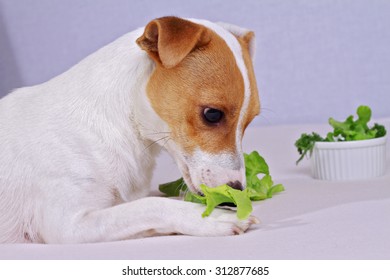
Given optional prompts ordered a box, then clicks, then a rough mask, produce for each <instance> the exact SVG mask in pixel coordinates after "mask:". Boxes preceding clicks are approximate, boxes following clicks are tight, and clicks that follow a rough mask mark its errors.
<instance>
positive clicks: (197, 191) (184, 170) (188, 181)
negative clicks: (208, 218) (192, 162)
mask: <svg viewBox="0 0 390 280" xmlns="http://www.w3.org/2000/svg"><path fill="white" fill-rule="evenodd" d="M179 168H180V171H181V174H182V175H183V179H184V182H185V183H186V185H187V187H188V189H189V190H190V191H191V192H192V193H195V194H198V195H201V196H203V193H202V191H201V190H200V189H199V188H197V187H196V186H195V184H194V183H193V182H192V179H191V175H190V170H189V168H188V165H187V164H185V163H184V162H180V164H179Z"/></svg>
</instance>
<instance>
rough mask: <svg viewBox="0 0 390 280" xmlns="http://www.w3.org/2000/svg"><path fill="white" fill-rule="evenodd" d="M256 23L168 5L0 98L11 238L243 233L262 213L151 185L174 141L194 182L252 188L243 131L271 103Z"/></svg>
mask: <svg viewBox="0 0 390 280" xmlns="http://www.w3.org/2000/svg"><path fill="white" fill-rule="evenodd" d="M254 51H255V45H254V33H253V32H251V31H248V30H246V29H244V28H240V27H237V26H234V25H230V24H226V23H212V22H209V21H206V20H197V19H183V18H178V17H162V18H157V19H155V20H152V21H151V22H149V23H148V24H147V25H146V27H143V28H139V29H137V30H135V31H133V32H130V33H128V34H126V35H124V36H122V37H120V38H119V39H117V40H116V41H114V42H112V43H111V44H109V45H107V46H105V47H103V48H101V49H100V50H98V51H97V52H95V53H93V54H91V55H90V56H88V57H86V58H85V59H84V60H82V61H81V62H79V63H78V64H76V65H75V66H73V67H72V68H70V69H69V70H68V71H66V72H64V73H63V74H61V75H59V76H57V77H54V78H53V79H51V80H49V81H48V82H45V83H43V84H40V85H36V86H32V87H25V88H20V89H17V90H15V91H13V92H11V93H10V94H8V95H7V96H5V97H4V98H2V99H1V100H0V242H2V243H31V242H33V243H91V242H104V241H116V240H124V239H130V238H139V237H145V236H154V235H167V234H185V235H194V236H226V235H234V234H241V233H243V232H245V231H246V230H247V229H248V228H249V227H250V226H251V225H253V224H255V223H257V222H258V220H257V219H256V218H255V217H253V216H251V217H249V218H248V219H246V220H238V219H237V218H236V214H235V212H234V211H229V210H227V209H215V210H214V211H213V213H212V214H211V215H210V216H209V217H206V218H202V216H201V213H202V212H203V210H204V206H202V205H200V204H196V203H189V202H184V201H180V200H174V199H169V198H164V197H148V196H147V195H148V192H149V188H150V182H151V177H152V172H153V169H154V166H155V158H156V156H157V154H158V153H159V151H160V150H161V149H162V148H164V149H165V150H166V151H167V152H168V153H169V154H170V155H171V156H172V157H173V159H174V160H175V162H176V164H177V166H178V168H179V170H180V171H181V173H182V175H183V178H184V180H185V182H186V184H187V185H188V188H189V190H190V191H192V192H194V193H198V194H201V190H200V188H199V186H200V184H206V185H208V186H211V187H215V186H218V185H221V184H225V183H227V184H228V185H229V186H231V187H233V188H235V189H243V188H245V184H246V182H245V166H244V160H243V153H242V147H241V141H242V137H243V134H244V131H245V129H246V127H247V126H248V124H249V123H250V122H251V121H252V120H253V118H254V117H255V116H256V115H258V114H259V112H260V102H259V96H258V90H257V85H256V80H255V75H254V71H253V65H252V59H253V56H254Z"/></svg>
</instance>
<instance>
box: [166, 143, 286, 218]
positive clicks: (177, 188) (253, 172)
mask: <svg viewBox="0 0 390 280" xmlns="http://www.w3.org/2000/svg"><path fill="white" fill-rule="evenodd" d="M244 160H245V171H246V172H245V175H246V182H247V186H246V188H245V189H244V190H243V191H240V190H236V189H233V188H231V187H229V186H228V185H226V184H224V185H221V186H217V187H214V188H211V187H208V186H206V185H203V184H202V185H200V189H201V190H202V192H203V194H204V195H203V196H201V195H197V194H194V193H192V192H190V191H189V190H188V187H187V185H186V184H185V182H184V180H183V178H180V179H178V180H176V181H173V182H169V183H165V184H161V185H160V186H159V190H160V191H161V192H163V193H165V194H166V195H167V196H180V195H182V194H184V200H185V201H189V202H195V203H201V204H205V205H206V209H205V211H204V212H203V214H202V217H207V216H209V215H210V214H211V213H212V211H213V210H214V209H215V207H217V206H219V205H221V204H222V205H226V204H228V205H235V206H236V207H237V218H239V219H246V218H248V217H249V215H250V214H251V213H252V211H253V208H252V201H258V200H264V199H267V198H271V197H272V196H273V195H274V194H276V193H279V192H281V191H283V190H284V186H283V185H282V184H277V185H274V182H273V180H272V177H271V175H270V173H269V167H268V164H267V163H266V161H265V160H264V158H263V157H262V156H260V155H259V153H258V152H257V151H253V152H252V153H250V154H244ZM259 175H263V177H262V178H261V179H260V178H259Z"/></svg>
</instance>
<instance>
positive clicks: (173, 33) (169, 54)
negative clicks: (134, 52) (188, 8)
mask: <svg viewBox="0 0 390 280" xmlns="http://www.w3.org/2000/svg"><path fill="white" fill-rule="evenodd" d="M209 41H210V35H209V33H208V30H207V28H205V27H204V26H202V25H199V24H196V23H193V22H191V21H188V20H184V19H181V18H177V17H163V18H158V19H155V20H153V21H151V22H149V23H148V25H147V26H146V27H145V31H144V34H142V36H141V37H139V38H138V39H137V44H138V45H139V46H140V47H141V48H142V49H143V50H145V51H146V52H147V53H148V54H149V56H150V57H151V58H152V59H154V60H155V61H156V62H157V63H161V64H162V65H163V66H164V67H165V68H172V67H175V66H176V65H177V64H179V63H180V62H181V61H182V60H183V59H184V58H185V57H186V56H187V55H188V54H189V53H190V52H191V51H192V50H193V49H194V48H196V47H202V46H204V45H206V44H208V43H209Z"/></svg>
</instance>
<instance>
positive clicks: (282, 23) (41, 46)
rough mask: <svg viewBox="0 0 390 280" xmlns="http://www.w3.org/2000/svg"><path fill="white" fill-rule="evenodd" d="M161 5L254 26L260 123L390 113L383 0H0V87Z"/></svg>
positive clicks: (89, 46)
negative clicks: (365, 111) (367, 109)
mask: <svg viewBox="0 0 390 280" xmlns="http://www.w3.org/2000/svg"><path fill="white" fill-rule="evenodd" d="M164 15H177V16H182V17H194V18H205V19H209V20H212V21H226V22H231V23H235V24H237V25H241V26H245V27H248V28H250V29H252V30H254V31H255V32H256V35H257V57H256V63H255V70H256V75H257V79H258V83H259V89H260V94H261V99H262V107H263V113H262V116H261V117H260V118H258V119H257V120H256V122H255V124H257V125H268V124H284V123H307V122H325V121H326V120H327V118H328V117H329V116H334V117H336V118H343V117H345V116H346V114H349V113H352V112H353V111H354V110H355V108H356V107H357V105H359V104H368V105H370V106H371V107H372V108H373V111H374V114H375V116H376V117H390V109H389V107H390V1H387V0H295V1H292V0H258V1H255V0H240V1H233V0H231V1H227V0H225V1H223V0H207V1H203V0H187V1H183V0H182V1H180V0H168V1H157V0H155V1H152V0H145V1H141V0H133V1H130V0H67V1H65V0H39V1H37V0H36V1H34V0H0V96H3V95H5V94H6V93H7V92H9V91H10V90H11V89H13V88H16V87H21V86H28V85H33V84H37V83H41V82H44V81H46V80H48V79H50V78H51V77H53V76H55V75H58V74H60V73H62V72H63V71H65V70H66V69H68V68H69V67H70V66H72V65H73V64H75V63H77V62H78V61H79V60H81V59H82V58H83V57H85V56H86V55H88V54H89V53H91V52H93V51H95V50H96V49H98V48H100V47H101V46H103V45H105V44H107V43H109V42H110V41H112V40H114V39H115V38H117V37H119V36H120V35H122V34H124V33H126V32H129V31H131V30H133V29H135V28H136V27H139V26H143V25H145V24H146V23H147V22H148V21H149V20H151V19H153V18H155V17H160V16H164Z"/></svg>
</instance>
